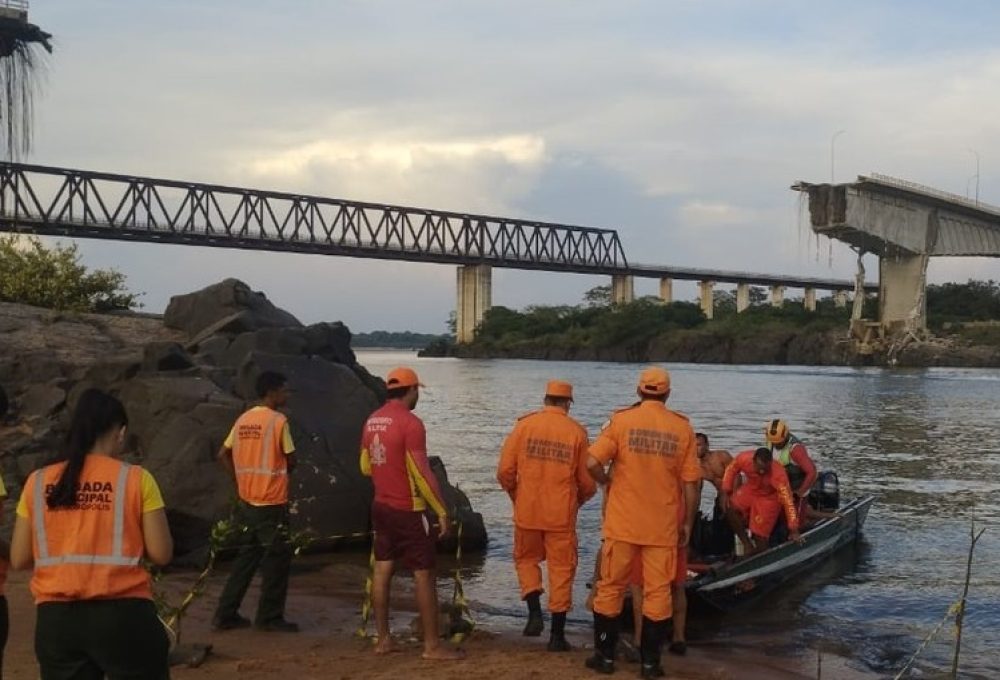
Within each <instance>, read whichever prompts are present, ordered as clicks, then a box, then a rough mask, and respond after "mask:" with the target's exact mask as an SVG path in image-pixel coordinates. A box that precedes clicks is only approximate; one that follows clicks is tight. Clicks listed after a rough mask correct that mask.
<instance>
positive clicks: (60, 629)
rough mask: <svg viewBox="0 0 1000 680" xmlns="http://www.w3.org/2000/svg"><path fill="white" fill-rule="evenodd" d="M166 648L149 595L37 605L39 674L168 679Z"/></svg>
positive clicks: (81, 679)
mask: <svg viewBox="0 0 1000 680" xmlns="http://www.w3.org/2000/svg"><path fill="white" fill-rule="evenodd" d="M169 650H170V642H169V641H168V640H167V633H166V631H165V630H164V629H163V624H162V623H160V620H159V619H158V618H157V617H156V607H155V606H154V605H153V602H152V600H143V599H133V598H130V599H119V600H77V601H75V602H43V603H42V604H40V605H38V620H37V622H36V624H35V656H36V657H37V658H38V667H39V670H40V671H41V678H42V680H103V678H105V677H107V678H108V680H169V678H170V666H169V664H168V662H167V654H168V652H169Z"/></svg>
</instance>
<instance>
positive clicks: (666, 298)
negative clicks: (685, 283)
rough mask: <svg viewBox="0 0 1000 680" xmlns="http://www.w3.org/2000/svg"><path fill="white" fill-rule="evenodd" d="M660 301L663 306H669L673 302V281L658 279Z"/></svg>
mask: <svg viewBox="0 0 1000 680" xmlns="http://www.w3.org/2000/svg"><path fill="white" fill-rule="evenodd" d="M660 300H662V301H663V304H665V305H669V304H670V303H671V302H673V301H674V280H673V279H660Z"/></svg>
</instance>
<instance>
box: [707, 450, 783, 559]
mask: <svg viewBox="0 0 1000 680" xmlns="http://www.w3.org/2000/svg"><path fill="white" fill-rule="evenodd" d="M740 473H742V474H743V475H744V478H745V481H744V482H743V483H742V484H741V485H740V487H739V489H737V490H736V491H735V493H734V492H733V487H734V486H735V484H736V477H737V476H738V475H739V474H740ZM722 492H723V496H722V507H723V509H724V510H725V511H726V512H727V517H728V518H729V522H730V524H731V525H732V527H733V531H735V532H736V535H737V537H738V538H739V539H740V542H741V543H742V544H743V548H744V553H745V554H746V555H753V554H754V553H758V552H761V551H763V550H766V549H767V546H768V540H769V539H770V538H771V532H772V531H773V530H774V525H775V524H776V523H777V521H778V515H779V514H781V511H782V509H784V511H785V519H786V520H787V522H788V532H789V534H788V535H789V538H790V539H791V540H793V541H797V542H799V541H801V540H802V539H801V537H800V536H799V516H798V513H797V512H796V510H795V502H794V500H793V498H792V489H791V487H790V486H789V484H788V475H786V474H785V468H784V467H782V465H781V464H780V463H779V462H778V461H776V460H774V459H773V458H772V457H771V449H768V448H764V447H761V448H759V449H757V450H756V451H744V452H742V453H740V454H739V455H737V456H736V458H735V459H734V460H733V462H732V463H731V464H730V465H729V467H727V468H726V474H725V476H724V477H723V478H722ZM748 526H749V529H750V534H751V536H752V541H751V540H750V539H748V538H747V527H748Z"/></svg>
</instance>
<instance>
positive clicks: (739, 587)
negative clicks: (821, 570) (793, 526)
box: [687, 496, 875, 611]
mask: <svg viewBox="0 0 1000 680" xmlns="http://www.w3.org/2000/svg"><path fill="white" fill-rule="evenodd" d="M874 502H875V498H874V497H873V496H865V497H861V498H856V499H854V500H852V501H851V502H850V503H848V504H847V505H845V506H843V507H841V508H840V510H839V512H840V513H842V516H841V517H838V518H834V519H828V520H823V521H822V522H820V523H819V524H817V525H816V526H814V527H812V528H811V529H809V530H808V531H806V532H804V533H803V534H802V537H803V539H804V542H803V543H802V544H801V545H800V544H797V543H792V542H788V543H784V544H782V545H779V546H776V547H774V548H770V549H768V550H765V551H764V552H762V553H760V554H759V555H755V556H753V557H751V558H748V559H745V560H740V561H738V562H735V563H725V562H723V563H718V564H716V565H713V566H712V568H711V569H710V570H709V571H708V572H707V573H705V574H702V575H699V576H698V577H697V578H694V579H691V580H690V581H688V583H687V593H688V598H689V602H691V603H692V604H695V605H698V604H701V605H707V607H708V608H711V609H715V610H719V611H731V610H733V609H737V608H740V607H744V606H747V605H749V604H751V603H753V602H754V601H756V600H758V599H759V598H761V597H762V596H764V595H766V594H767V593H770V592H771V591H773V590H774V589H775V588H777V587H779V586H781V585H782V584H783V583H785V582H787V581H789V580H790V579H792V578H794V577H795V576H797V575H798V574H801V573H802V572H805V571H811V570H813V569H814V568H815V567H816V566H817V565H819V564H820V563H822V562H824V561H825V560H826V559H827V558H829V557H830V556H831V555H832V554H833V553H835V552H837V551H838V550H840V549H841V548H843V547H844V546H846V545H849V544H851V543H854V542H855V541H856V540H857V539H858V536H859V535H860V534H861V529H862V527H863V526H864V523H865V520H866V519H867V518H868V511H869V509H870V508H871V506H872V504H873V503H874Z"/></svg>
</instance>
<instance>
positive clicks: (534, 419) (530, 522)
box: [497, 406, 597, 612]
mask: <svg viewBox="0 0 1000 680" xmlns="http://www.w3.org/2000/svg"><path fill="white" fill-rule="evenodd" d="M587 444H588V439H587V431H586V430H585V429H584V428H583V426H581V425H580V424H579V423H578V422H576V421H575V420H573V419H572V418H570V417H569V415H568V414H567V413H566V411H564V410H563V409H561V408H559V407H557V406H545V407H544V408H543V409H541V410H540V411H535V412H533V413H529V414H527V415H524V416H521V418H519V419H518V421H517V424H516V425H515V426H514V429H513V431H512V432H511V433H510V435H509V436H508V437H507V440H506V441H505V442H504V445H503V449H502V451H501V453H500V464H499V466H498V468H497V480H498V481H499V482H500V486H502V487H503V488H504V490H505V491H506V492H507V493H508V494H510V497H511V500H513V502H514V564H515V567H516V569H517V578H518V581H519V582H520V584H521V597H522V598H524V597H526V596H527V595H529V594H530V593H533V592H541V591H542V590H543V589H542V570H541V567H540V566H539V565H540V564H541V562H542V561H546V562H548V572H549V611H552V612H567V611H569V609H570V607H571V606H572V604H573V600H572V597H573V578H574V576H575V575H576V565H577V546H576V514H577V510H578V509H579V508H580V506H581V505H583V504H584V503H586V502H587V501H588V500H589V499H590V498H591V497H592V496H593V495H594V494H595V493H596V491H597V486H596V484H595V483H594V480H593V479H592V478H591V476H590V473H588V472H587Z"/></svg>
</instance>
